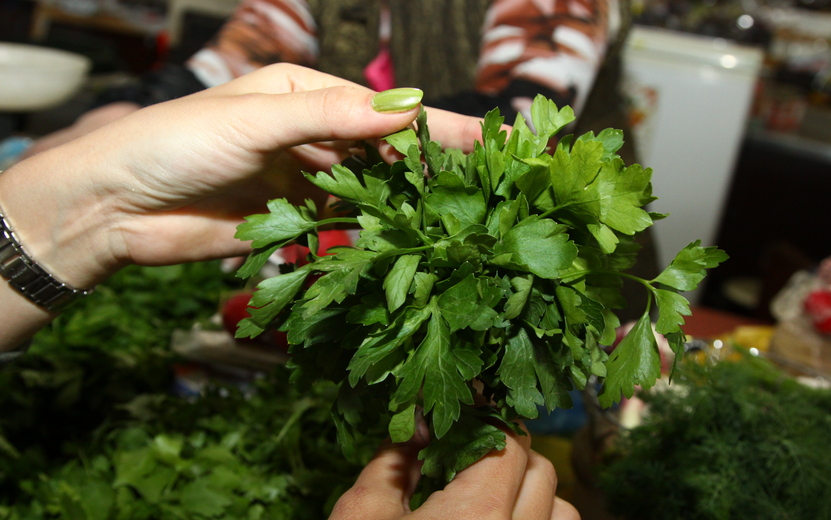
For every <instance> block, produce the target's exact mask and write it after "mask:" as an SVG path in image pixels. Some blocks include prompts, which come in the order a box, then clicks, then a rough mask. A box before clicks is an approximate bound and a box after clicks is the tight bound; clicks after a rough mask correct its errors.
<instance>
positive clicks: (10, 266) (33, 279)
mask: <svg viewBox="0 0 831 520" xmlns="http://www.w3.org/2000/svg"><path fill="white" fill-rule="evenodd" d="M0 276H2V277H3V278H5V279H6V280H7V281H8V282H9V284H10V285H11V286H12V287H14V288H15V289H17V291H18V292H19V293H21V294H22V295H23V296H25V297H26V298H28V299H29V300H31V301H32V302H34V303H35V304H37V305H39V306H41V307H43V308H44V309H46V310H48V311H50V312H60V311H62V310H63V309H65V308H66V307H67V306H68V305H69V304H71V303H72V302H74V301H75V300H78V299H80V298H82V297H84V296H86V295H87V294H89V293H90V292H91V291H85V290H81V289H76V288H74V287H71V286H69V285H67V284H65V283H63V282H61V281H59V280H58V279H57V278H55V277H54V276H52V274H50V273H49V272H48V271H46V270H45V269H43V268H42V267H41V266H39V265H38V264H37V263H36V262H35V261H34V260H32V259H31V258H30V257H29V255H27V254H26V252H25V251H24V250H23V247H22V246H21V245H20V241H19V240H18V239H17V237H16V236H15V234H14V232H13V231H12V229H11V227H10V226H9V224H8V222H7V221H6V218H5V216H4V215H3V212H2V209H0Z"/></svg>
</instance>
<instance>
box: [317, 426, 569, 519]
mask: <svg viewBox="0 0 831 520" xmlns="http://www.w3.org/2000/svg"><path fill="white" fill-rule="evenodd" d="M530 446H531V438H530V436H528V435H525V436H518V435H515V434H513V433H509V434H508V438H507V445H506V446H505V449H504V450H502V451H498V452H492V453H490V454H489V455H487V456H485V457H484V458H482V459H481V460H480V461H478V462H476V463H475V464H473V465H472V466H470V467H469V468H467V469H466V470H464V471H462V472H460V473H459V474H458V475H457V476H456V478H455V479H454V480H453V481H452V482H450V484H448V485H447V486H446V487H445V489H444V490H443V491H440V492H437V493H434V494H433V495H431V496H430V497H429V498H428V499H427V501H426V502H425V503H424V504H423V505H422V506H421V507H419V508H418V509H417V510H416V511H414V512H410V509H409V505H408V504H409V501H410V497H411V496H412V493H413V491H414V490H415V487H416V484H417V483H418V477H419V475H420V472H419V468H420V463H419V462H418V451H419V449H420V448H421V447H422V446H421V445H419V443H417V442H412V441H411V442H407V443H404V444H398V445H396V444H390V445H387V446H384V447H382V448H381V449H380V450H379V451H378V453H377V454H376V455H375V458H374V459H372V461H370V463H369V464H368V465H367V466H366V468H364V470H363V471H362V472H361V474H360V476H359V477H358V480H357V482H355V485H354V486H352V488H351V489H350V490H349V491H347V492H346V493H345V494H344V495H343V496H342V497H341V498H340V500H338V502H337V504H335V508H334V510H333V511H332V515H331V516H330V517H329V520H359V519H360V520H395V519H399V518H404V517H406V518H409V519H412V520H419V519H425V520H428V519H429V520H436V519H458V520H462V519H468V518H470V519H473V518H475V519H477V520H478V519H483V520H484V519H488V520H489V519H506V520H507V519H516V520H579V519H580V515H579V514H578V513H577V510H576V509H574V507H573V506H572V505H571V504H569V503H568V502H566V501H564V500H563V499H561V498H559V497H557V496H555V494H554V493H555V491H556V490H557V475H556V473H555V471H554V467H553V466H552V464H551V462H549V461H548V459H546V458H545V457H543V456H542V455H540V454H538V453H536V452H534V451H532V450H531V449H530Z"/></svg>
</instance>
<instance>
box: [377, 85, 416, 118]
mask: <svg viewBox="0 0 831 520" xmlns="http://www.w3.org/2000/svg"><path fill="white" fill-rule="evenodd" d="M422 97H424V92H422V91H421V90H419V89H417V88H393V89H390V90H385V91H383V92H379V93H377V94H375V95H374V96H373V97H372V108H373V109H375V111H376V112H383V113H386V114H389V113H395V112H406V111H408V110H412V109H414V108H415V107H417V106H418V104H419V103H421V98H422Z"/></svg>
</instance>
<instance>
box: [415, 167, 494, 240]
mask: <svg viewBox="0 0 831 520" xmlns="http://www.w3.org/2000/svg"><path fill="white" fill-rule="evenodd" d="M430 189H431V191H432V193H430V195H428V196H427V197H426V199H425V201H426V203H427V204H428V205H429V206H430V207H431V208H432V210H433V211H435V212H436V213H437V214H438V215H439V216H440V217H441V218H442V221H443V222H445V226H446V227H447V228H448V229H447V232H448V233H449V234H450V235H455V234H456V233H458V232H459V231H461V230H462V229H464V228H466V227H468V226H470V225H473V224H483V223H484V221H485V214H486V210H487V208H486V206H485V197H484V195H483V194H482V191H481V190H479V189H478V188H476V187H475V186H465V184H464V181H463V180H462V179H461V178H459V177H458V176H457V175H456V174H455V173H451V172H447V171H443V172H440V173H439V174H438V175H437V176H436V177H435V178H434V179H433V180H432V181H431V182H430ZM450 215H452V217H453V218H454V221H455V222H452V223H451V222H449V221H447V222H446V221H445V219H446V217H448V216H450ZM448 224H450V225H448Z"/></svg>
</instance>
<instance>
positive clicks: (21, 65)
mask: <svg viewBox="0 0 831 520" xmlns="http://www.w3.org/2000/svg"><path fill="white" fill-rule="evenodd" d="M91 67H92V60H90V59H89V58H87V57H86V56H81V55H80V54H75V53H72V52H66V51H61V50H57V49H49V48H45V47H38V46H35V45H27V44H22V43H0V111H4V112H32V111H37V110H44V109H47V108H52V107H54V106H57V105H60V104H61V103H63V102H64V101H66V100H67V99H69V98H70V97H72V96H73V95H74V94H75V93H77V92H78V90H80V88H81V86H82V85H83V83H84V81H85V80H86V78H87V75H88V74H89V71H90V68H91Z"/></svg>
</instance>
